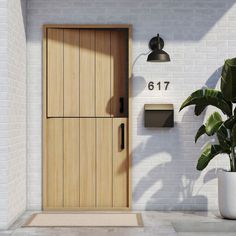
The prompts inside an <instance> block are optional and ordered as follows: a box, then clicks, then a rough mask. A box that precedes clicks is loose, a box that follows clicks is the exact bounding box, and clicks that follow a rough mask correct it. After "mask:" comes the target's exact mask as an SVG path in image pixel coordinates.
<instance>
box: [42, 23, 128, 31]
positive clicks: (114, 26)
mask: <svg viewBox="0 0 236 236" xmlns="http://www.w3.org/2000/svg"><path fill="white" fill-rule="evenodd" d="M43 28H46V29H47V28H52V29H53V28H56V29H58V28H65V29H72V28H75V29H109V28H110V29H130V30H131V29H132V25H131V24H83V25H80V24H44V25H43Z"/></svg>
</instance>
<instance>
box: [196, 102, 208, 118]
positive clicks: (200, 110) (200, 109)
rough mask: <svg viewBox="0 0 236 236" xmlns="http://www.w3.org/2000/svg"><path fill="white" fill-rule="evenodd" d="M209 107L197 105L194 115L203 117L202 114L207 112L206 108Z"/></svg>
mask: <svg viewBox="0 0 236 236" xmlns="http://www.w3.org/2000/svg"><path fill="white" fill-rule="evenodd" d="M206 107H207V105H201V106H200V105H199V106H198V105H196V106H195V109H194V113H195V115H196V116H199V115H201V113H202V112H203V111H204V110H205V108H206Z"/></svg>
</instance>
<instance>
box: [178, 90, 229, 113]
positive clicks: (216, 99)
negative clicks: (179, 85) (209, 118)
mask: <svg viewBox="0 0 236 236" xmlns="http://www.w3.org/2000/svg"><path fill="white" fill-rule="evenodd" d="M190 105H196V106H202V107H203V106H205V107H206V106H208V105H212V106H215V107H217V108H219V109H220V110H221V111H222V112H223V113H224V114H226V115H227V116H231V115H232V104H231V103H230V102H227V101H226V100H225V99H224V97H223V95H222V93H221V92H220V91H218V90H214V89H199V90H197V91H195V92H194V93H192V94H191V95H190V96H189V97H188V98H187V99H186V100H185V101H184V102H183V104H182V105H181V107H180V111H181V110H182V109H183V108H184V107H187V106H190ZM200 111H203V108H202V109H200ZM198 114H199V110H198Z"/></svg>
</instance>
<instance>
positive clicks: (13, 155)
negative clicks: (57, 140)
mask: <svg viewBox="0 0 236 236" xmlns="http://www.w3.org/2000/svg"><path fill="white" fill-rule="evenodd" d="M22 8H23V9H24V11H23V12H22ZM25 10H26V1H25V0H22V1H20V0H8V1H3V0H1V1H0V12H1V14H0V20H1V30H0V33H1V34H0V42H1V43H0V52H1V53H0V55H1V57H0V76H1V79H0V84H1V95H0V101H1V102H0V113H1V118H0V228H7V227H8V226H9V224H11V223H12V222H13V221H14V220H15V219H16V218H17V217H18V216H19V214H21V213H22V212H23V211H24V210H25V209H26V34H25V26H24V22H23V16H24V17H25V16H26V15H23V13H25V12H26V11H25Z"/></svg>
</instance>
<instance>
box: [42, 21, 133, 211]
mask: <svg viewBox="0 0 236 236" xmlns="http://www.w3.org/2000/svg"><path fill="white" fill-rule="evenodd" d="M59 28H60V29H61V30H62V31H63V30H66V29H70V30H71V29H72V28H73V29H78V30H81V29H83V30H88V29H89V31H90V30H91V31H95V30H96V29H98V28H99V29H100V30H101V31H104V30H102V29H105V28H106V29H109V31H110V32H113V29H112V28H117V29H118V28H125V29H127V30H128V45H129V46H128V59H127V60H128V75H129V96H128V97H129V99H128V100H129V116H128V117H129V118H128V120H127V140H126V141H127V152H128V165H129V168H128V170H127V178H128V180H127V185H128V186H127V198H128V203H127V205H126V206H124V207H123V206H122V205H125V203H124V202H125V201H124V192H122V191H123V189H121V191H120V193H119V194H118V195H117V197H116V196H115V195H114V194H115V191H117V190H116V189H118V188H116V186H115V185H116V182H119V183H120V182H122V181H121V179H122V178H121V176H119V175H118V178H117V179H116V174H117V173H116V169H117V168H118V166H119V163H116V160H115V161H114V158H115V157H114V156H112V159H113V165H112V168H113V173H112V178H113V180H112V184H113V186H112V188H111V189H112V190H113V196H112V197H111V198H113V199H112V203H110V202H109V204H108V205H109V206H104V207H100V206H99V207H98V208H96V204H95V198H96V179H95V178H96V162H95V161H94V162H93V161H91V162H90V163H92V164H91V165H88V166H92V168H94V169H95V171H94V172H93V171H92V173H91V175H92V174H94V178H91V179H92V180H94V185H92V184H91V185H89V186H95V188H94V189H93V188H92V189H89V190H88V191H87V193H85V194H84V193H81V192H80V196H79V198H80V199H79V200H80V201H79V202H80V204H81V197H82V198H83V199H84V206H82V205H81V206H63V202H64V201H63V199H62V204H57V206H55V202H56V201H57V199H55V198H54V197H53V196H52V195H51V200H52V201H51V200H50V201H51V203H52V204H51V203H50V204H51V205H49V204H48V195H50V191H48V186H49V185H48V156H47V153H48V151H49V150H48V139H49V138H50V137H48V131H49V128H48V120H51V119H47V114H48V113H47V108H48V107H47V105H48V103H47V87H48V84H47V77H48V73H47V66H48V56H47V53H48V48H47V46H48V39H47V32H48V30H49V29H51V30H52V29H53V30H58V29H59ZM111 38H112V35H111ZM80 40H81V38H80ZM85 41H86V40H85ZM94 41H95V39H94ZM94 43H95V42H94ZM111 44H112V39H111ZM110 46H111V45H110ZM131 49H132V27H131V26H130V25H45V26H44V47H43V51H44V55H43V65H44V68H43V86H44V87H43V88H44V90H43V155H44V156H43V209H44V210H55V211H57V210H58V211H61V210H69V211H73V210H75V211H78V210H84V211H86V210H99V211H103V210H127V209H131V203H132V191H131V170H132V166H131V155H132V153H131V151H132V147H131V143H132V135H131V134H132V132H131V124H132V123H131V122H132V119H131V109H132V108H131V104H132V89H131V87H132V73H131V72H132V64H131V56H132V51H131ZM80 50H81V49H80ZM110 53H111V54H112V53H114V52H110ZM91 60H93V59H91ZM94 60H95V58H94ZM110 60H111V58H110ZM79 64H80V62H79ZM94 70H95V69H94ZM110 70H111V71H110V74H111V78H112V73H113V72H112V70H113V68H112V64H111V67H110ZM94 74H95V71H94ZM80 75H81V71H80ZM111 78H110V79H111ZM110 82H111V81H110ZM110 86H111V89H113V88H114V86H113V85H112V84H111V85H110ZM94 91H95V87H94ZM113 94H114V92H113V91H112V90H110V96H112V95H113ZM80 104H81V101H80ZM110 108H111V104H110ZM94 110H95V107H94ZM94 113H95V115H96V111H95V112H94ZM111 113H112V110H111ZM80 115H81V114H80ZM110 116H111V114H110V115H108V116H107V117H110ZM70 119H71V118H70ZM82 119H85V118H81V120H82ZM88 119H93V120H94V122H95V120H96V119H94V118H88ZM68 120H69V119H68ZM80 123H81V122H80ZM82 123H83V124H84V123H86V122H82ZM118 123H119V122H118ZM86 126H89V125H85V126H83V127H86ZM92 126H93V125H92ZM113 126H115V122H113V125H112V128H113V141H112V143H113V145H115V144H114V142H115V138H116V137H115V135H116V134H115V131H114V127H113ZM93 128H94V130H95V129H96V127H95V125H94V127H93ZM84 130H86V129H84ZM59 132H61V131H60V130H59ZM95 133H96V131H95V132H94V139H93V138H92V139H91V137H90V138H86V139H87V141H84V143H87V142H91V143H94V146H95V149H96V140H95V138H96V134H95ZM81 136H82V137H83V135H82V134H81V133H80V135H79V138H81ZM85 136H89V134H86V135H85ZM50 139H51V138H50ZM55 142H56V140H55ZM80 145H81V142H80ZM83 146H84V145H83ZM114 147H115V146H113V150H112V154H113V155H114V151H115V148H114ZM51 148H52V147H51ZM85 149H87V153H89V152H91V153H93V151H94V153H95V154H94V156H96V150H95V149H94V150H92V151H91V150H90V149H89V148H85ZM85 152H86V151H85ZM79 154H81V151H80V153H79ZM118 155H119V153H118ZM92 156H93V154H92ZM94 160H95V159H94ZM84 161H85V162H87V163H88V162H89V161H90V160H86V159H85V158H84ZM81 163H82V162H81V161H80V164H81ZM85 167H86V165H85ZM81 169H83V168H82V167H81V166H80V170H81ZM88 172H89V171H88ZM51 176H52V174H51ZM81 176H82V175H80V178H81ZM86 181H87V176H84V180H83V183H84V189H85V190H86V188H87V182H86ZM63 182H64V181H63ZM81 182H82V181H81V180H80V181H79V185H81ZM53 188H54V187H53ZM80 189H81V187H80ZM89 191H90V193H92V192H93V194H90V193H88V192H89ZM109 191H110V190H109ZM62 192H63V189H62ZM62 195H63V193H62ZM82 195H84V196H82ZM87 196H89V198H86V197H87ZM60 197H61V195H60V194H59V196H57V198H58V199H59V198H60ZM105 197H107V196H105ZM62 198H63V196H62ZM53 199H54V200H53ZM109 201H110V198H109ZM91 202H92V204H90V203H91ZM110 204H111V205H112V204H113V206H111V205H110ZM119 205H120V206H119Z"/></svg>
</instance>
